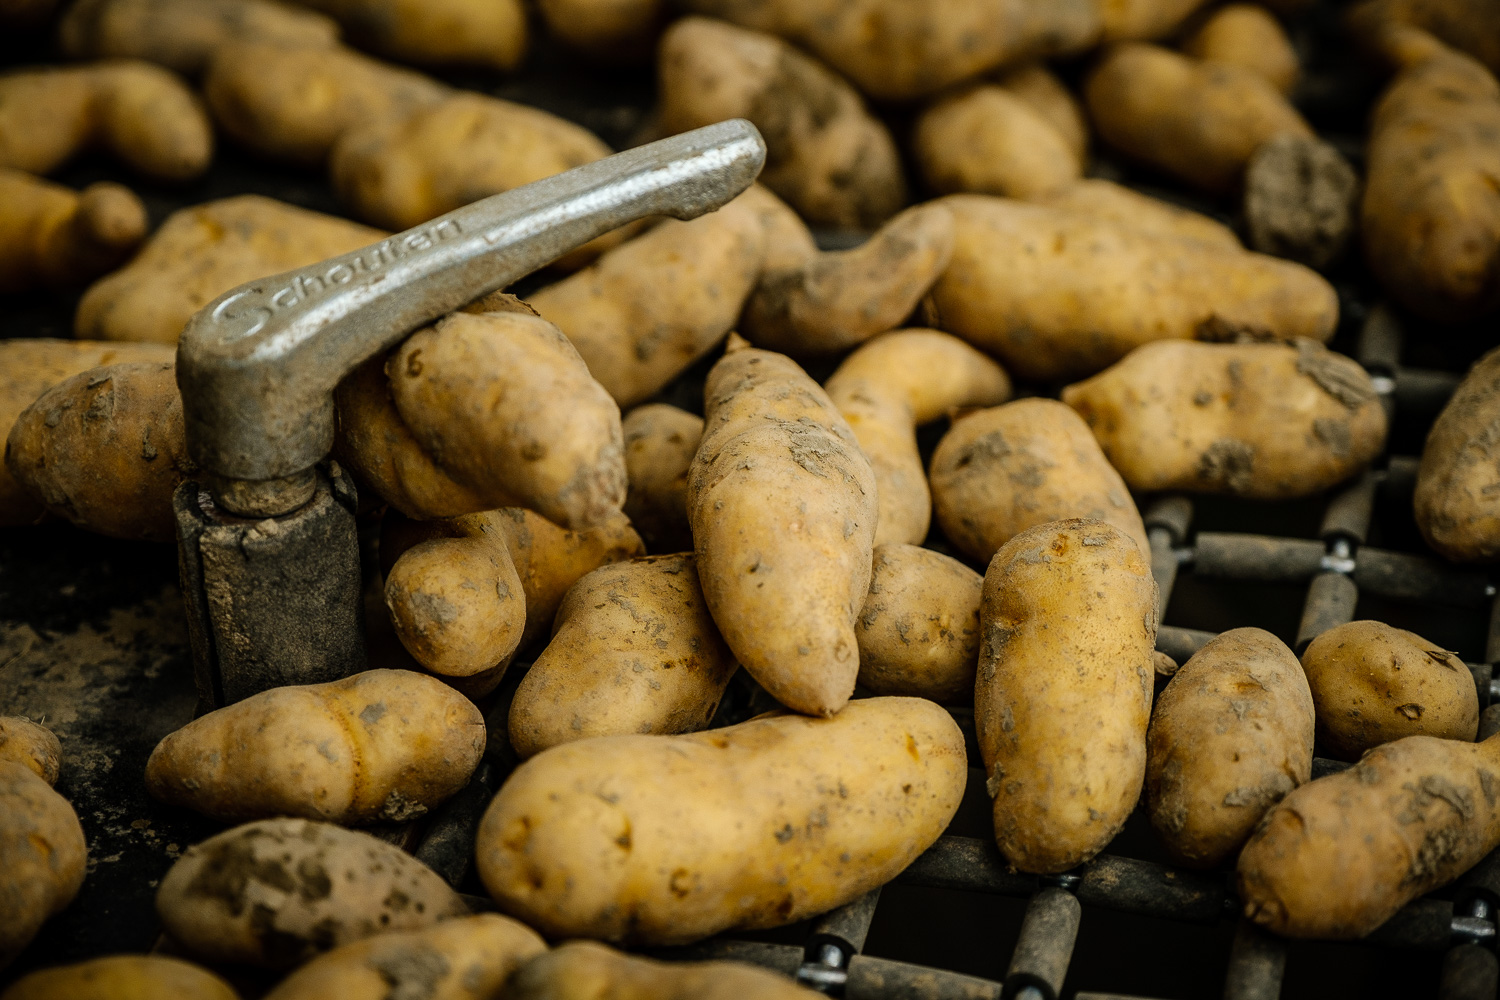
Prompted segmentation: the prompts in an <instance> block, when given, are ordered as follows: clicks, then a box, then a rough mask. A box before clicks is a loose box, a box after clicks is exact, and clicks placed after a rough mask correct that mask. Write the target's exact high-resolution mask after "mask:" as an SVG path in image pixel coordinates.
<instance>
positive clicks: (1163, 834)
mask: <svg viewBox="0 0 1500 1000" xmlns="http://www.w3.org/2000/svg"><path fill="white" fill-rule="evenodd" d="M1307 684H1308V678H1306V677H1304V676H1303V674H1302V670H1301V667H1300V665H1299V664H1298V663H1297V657H1296V656H1295V655H1294V654H1293V653H1292V651H1291V650H1290V649H1287V648H1286V646H1285V644H1283V643H1282V642H1281V640H1280V639H1277V638H1276V637H1275V636H1274V635H1272V634H1271V633H1269V632H1267V631H1265V630H1263V629H1258V628H1237V629H1231V630H1230V631H1228V632H1222V633H1220V634H1219V635H1218V636H1217V637H1215V638H1214V639H1212V640H1211V641H1210V642H1209V643H1208V645H1206V646H1204V647H1203V648H1202V649H1200V650H1199V651H1198V652H1197V653H1195V654H1194V655H1193V658H1192V659H1190V660H1188V661H1187V662H1186V663H1184V664H1183V665H1182V667H1181V669H1179V670H1178V671H1177V672H1176V673H1175V674H1174V675H1173V677H1172V679H1171V680H1170V681H1168V682H1167V687H1166V689H1165V690H1164V691H1162V693H1161V695H1160V696H1159V697H1158V698H1157V701H1156V708H1155V710H1154V711H1153V712H1152V714H1151V728H1150V729H1149V730H1147V733H1146V812H1147V815H1149V816H1150V817H1151V826H1152V828H1153V829H1154V830H1155V831H1156V835H1157V836H1158V837H1159V838H1161V842H1162V844H1164V845H1165V846H1166V849H1167V853H1168V854H1169V855H1170V856H1171V858H1172V860H1173V861H1174V862H1175V863H1177V864H1180V865H1186V866H1188V867H1190V868H1217V867H1218V866H1219V865H1220V864H1222V863H1223V862H1224V861H1225V860H1226V859H1228V858H1229V857H1231V856H1232V855H1233V854H1234V853H1235V852H1236V851H1238V850H1239V849H1240V846H1241V845H1242V844H1244V842H1245V840H1246V838H1248V837H1249V836H1250V831H1251V830H1252V829H1254V828H1255V824H1256V823H1258V822H1259V821H1260V818H1261V816H1262V815H1264V814H1265V811H1266V810H1267V809H1269V808H1270V807H1271V806H1273V805H1275V804H1276V803H1277V802H1279V801H1281V799H1282V797H1283V796H1285V795H1286V794H1287V793H1288V792H1290V791H1291V790H1292V789H1294V788H1296V787H1297V786H1298V785H1302V784H1305V783H1306V782H1307V780H1308V778H1309V777H1311V776H1312V756H1313V696H1312V694H1311V693H1310V692H1309V691H1308V687H1307Z"/></svg>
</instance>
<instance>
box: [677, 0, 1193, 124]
mask: <svg viewBox="0 0 1500 1000" xmlns="http://www.w3.org/2000/svg"><path fill="white" fill-rule="evenodd" d="M1135 2H1138V3H1139V2H1145V3H1160V2H1161V0H1135ZM1170 2H1174V3H1182V2H1184V0H1170ZM1193 2H1195V3H1196V2H1198V0H1193ZM686 6H687V7H688V8H689V9H691V10H693V11H695V12H697V13H699V14H708V15H710V16H712V17H721V18H724V19H726V20H729V21H733V22H735V23H736V24H739V25H741V26H743V27H746V28H752V29H754V30H756V31H769V32H771V33H772V34H775V35H780V36H781V37H783V38H786V39H788V40H790V41H792V42H795V43H797V44H799V45H801V46H802V47H804V48H806V49H808V50H809V51H811V52H812V53H813V54H814V55H816V56H817V57H818V58H819V59H822V60H823V61H825V62H827V63H828V64H829V65H830V66H832V67H833V68H834V69H836V70H838V71H839V72H840V73H842V74H844V75H845V76H847V77H849V78H850V79H851V80H852V81H853V82H854V84H855V85H856V86H857V87H859V89H860V90H861V91H862V92H864V93H866V94H869V95H870V96H871V97H874V98H877V99H881V100H905V99H909V98H914V97H927V96H930V95H932V94H935V93H937V92H938V91H939V90H942V89H943V88H944V87H947V86H948V85H949V84H953V83H958V82H959V81H961V80H967V79H969V78H971V77H974V76H978V75H979V74H981V73H984V72H986V71H988V70H991V69H994V68H995V67H997V66H999V65H1001V64H1010V63H1017V62H1022V61H1025V60H1028V59H1036V58H1040V57H1042V56H1052V55H1064V54H1070V53H1076V52H1082V51H1083V50H1084V49H1087V48H1089V47H1090V46H1091V45H1093V44H1094V42H1095V41H1096V40H1097V38H1098V35H1099V31H1100V28H1101V21H1100V9H1099V6H1100V5H1099V4H1098V3H1096V2H1095V0H1050V2H1048V3H1040V4H1033V3H1018V4H1005V5H1003V6H1001V5H996V4H992V3H976V2H974V0H941V2H937V3H911V2H909V0H856V2H850V0H689V2H688V3H687V4H686ZM1105 16H1106V17H1108V13H1107V12H1106V14H1105Z"/></svg>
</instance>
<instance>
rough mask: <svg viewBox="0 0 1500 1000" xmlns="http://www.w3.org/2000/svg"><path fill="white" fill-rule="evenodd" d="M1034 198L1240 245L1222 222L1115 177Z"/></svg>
mask: <svg viewBox="0 0 1500 1000" xmlns="http://www.w3.org/2000/svg"><path fill="white" fill-rule="evenodd" d="M1035 200H1036V201H1037V202H1038V203H1040V204H1043V205H1048V206H1050V207H1052V208H1060V209H1063V210H1065V211H1069V212H1077V213H1081V214H1083V215H1090V216H1093V217H1094V218H1095V219H1097V220H1098V221H1100V222H1108V223H1112V224H1114V225H1123V226H1126V227H1127V228H1130V229H1134V230H1136V231H1137V232H1140V233H1144V234H1145V235H1147V236H1176V237H1181V238H1182V239H1188V240H1200V241H1202V242H1204V243H1213V244H1215V245H1217V246H1219V247H1221V248H1223V249H1227V250H1239V249H1241V246H1240V238H1239V237H1238V236H1236V235H1234V230H1232V229H1230V228H1229V227H1228V226H1226V225H1224V224H1223V223H1222V222H1218V221H1217V220H1215V219H1211V218H1209V217H1208V216H1206V215H1201V214H1199V213H1197V212H1193V211H1189V210H1188V209H1186V208H1181V207H1179V206H1177V205H1173V204H1172V203H1171V202H1166V201H1161V200H1160V199H1157V198H1152V197H1151V196H1150V195H1144V194H1141V193H1140V192H1139V191H1132V190H1131V189H1130V188H1128V187H1126V186H1125V185H1123V184H1116V183H1115V182H1114V181H1107V180H1103V179H1100V178H1092V177H1090V178H1085V179H1084V180H1081V181H1077V182H1075V183H1073V184H1070V185H1069V186H1068V187H1065V188H1063V189H1062V190H1060V191H1054V192H1053V193H1051V194H1049V195H1046V196H1045V197H1042V198H1037V199H1035Z"/></svg>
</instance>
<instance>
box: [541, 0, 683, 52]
mask: <svg viewBox="0 0 1500 1000" xmlns="http://www.w3.org/2000/svg"><path fill="white" fill-rule="evenodd" d="M537 10H538V11H539V12H540V13H541V15H542V20H544V21H546V22H547V29H548V32H549V33H550V34H551V35H552V37H553V38H556V39H557V40H558V41H560V42H562V43H563V44H564V45H567V46H568V47H570V48H574V49H578V50H580V51H582V52H586V53H588V54H589V55H590V56H593V57H595V58H597V59H602V60H605V61H608V62H623V63H636V62H645V61H647V60H648V59H650V58H651V56H652V55H653V53H654V50H655V48H656V39H657V36H658V35H659V34H660V33H661V29H662V26H663V25H664V24H665V23H666V20H667V4H666V3H665V2H663V0H539V2H538V3H537Z"/></svg>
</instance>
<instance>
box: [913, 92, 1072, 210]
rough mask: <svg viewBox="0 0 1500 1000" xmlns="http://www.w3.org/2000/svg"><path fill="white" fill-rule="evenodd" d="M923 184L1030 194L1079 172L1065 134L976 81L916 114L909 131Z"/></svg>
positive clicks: (1016, 99) (944, 189) (1061, 184)
mask: <svg viewBox="0 0 1500 1000" xmlns="http://www.w3.org/2000/svg"><path fill="white" fill-rule="evenodd" d="M913 145H914V149H915V152H916V157H917V162H918V164H919V165H920V166H921V169H922V176H923V177H924V178H925V179H926V181H927V186H928V187H930V188H932V189H933V190H935V191H937V192H938V193H940V194H952V193H954V192H957V191H975V192H979V193H981V194H998V195H1005V196H1007V197H1011V198H1026V199H1029V198H1035V197H1039V196H1042V195H1046V194H1050V193H1052V192H1054V191H1058V190H1061V189H1062V188H1065V187H1067V186H1068V185H1069V184H1072V183H1074V182H1075V181H1077V180H1078V179H1079V178H1080V177H1081V176H1082V175H1083V161H1082V159H1081V158H1080V156H1079V154H1078V153H1077V152H1076V150H1075V148H1074V147H1073V145H1072V144H1070V143H1069V141H1068V139H1067V137H1065V136H1064V135H1063V134H1062V133H1060V132H1059V131H1058V130H1057V129H1056V128H1054V127H1053V125H1052V124H1051V123H1050V122H1049V121H1047V119H1046V118H1044V117H1043V116H1042V115H1041V114H1040V113H1039V112H1038V111H1037V110H1036V109H1035V108H1033V107H1032V106H1031V105H1030V104H1029V103H1027V102H1026V101H1025V100H1024V99H1022V98H1021V97H1020V96H1018V95H1017V94H1014V93H1012V92H1011V91H1009V90H1007V89H1006V88H1004V87H1000V86H997V85H995V84H982V85H980V86H977V87H973V88H971V89H968V90H965V91H961V92H959V93H956V94H952V95H949V96H947V97H944V98H941V99H940V100H938V101H937V102H936V103H934V104H933V105H932V106H931V107H929V108H928V109H927V110H926V111H924V112H922V115H921V117H920V118H918V119H917V125H916V132H915V135H914V138H913Z"/></svg>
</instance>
